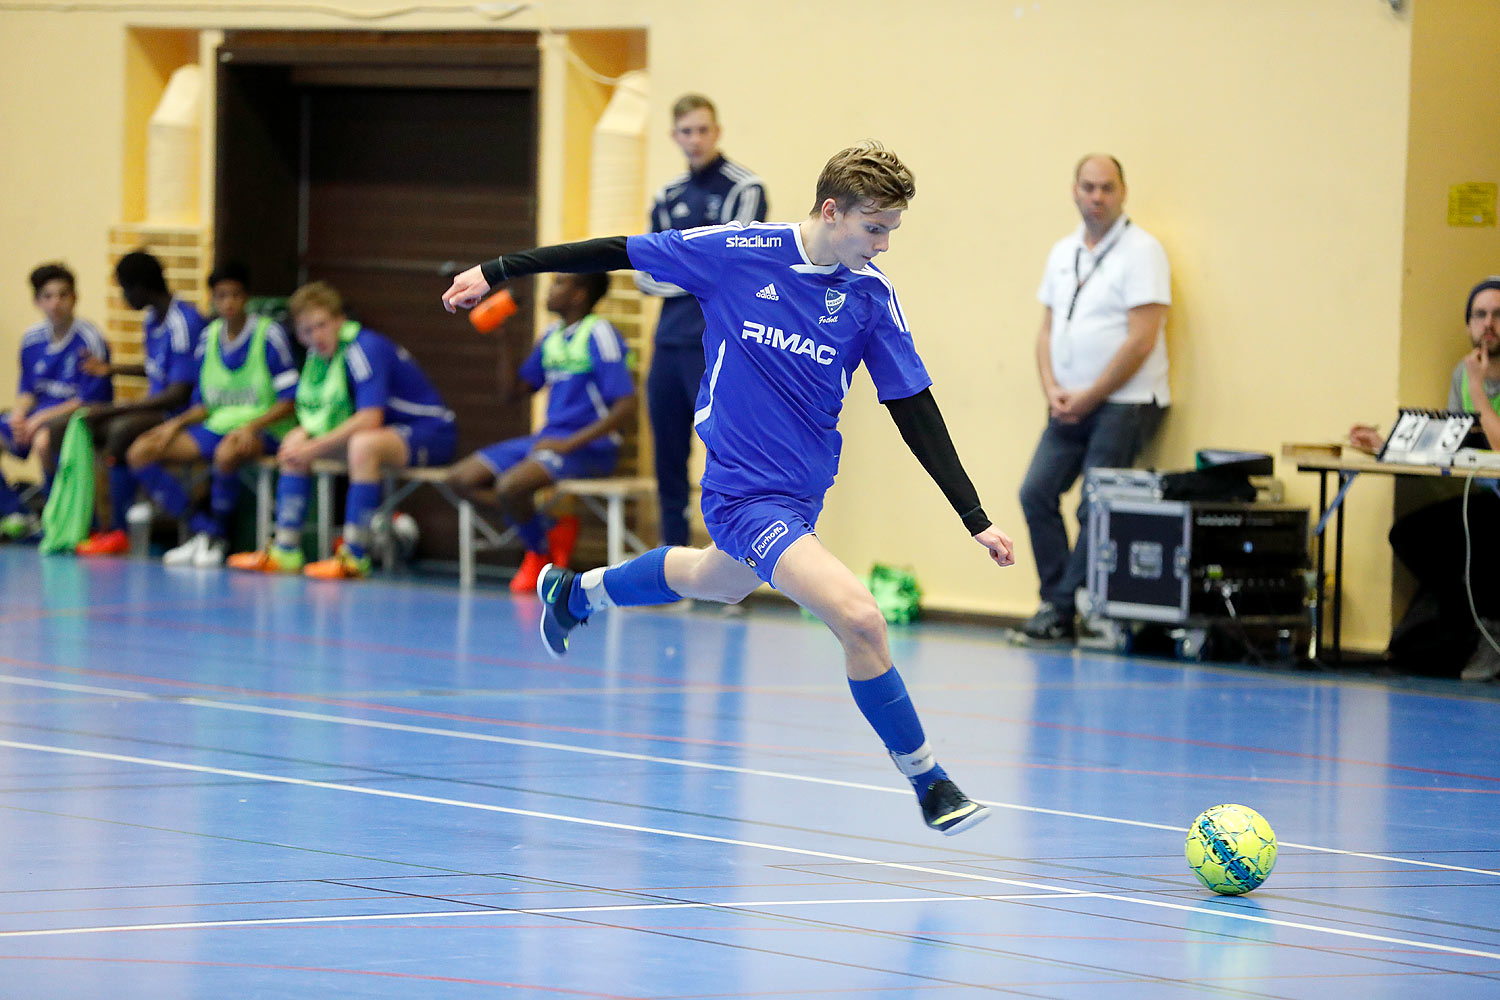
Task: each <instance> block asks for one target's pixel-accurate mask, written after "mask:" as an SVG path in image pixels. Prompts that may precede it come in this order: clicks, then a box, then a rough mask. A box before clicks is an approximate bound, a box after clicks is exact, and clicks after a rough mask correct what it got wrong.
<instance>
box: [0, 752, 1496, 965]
mask: <svg viewBox="0 0 1500 1000" xmlns="http://www.w3.org/2000/svg"><path fill="white" fill-rule="evenodd" d="M0 747H11V748H12V749H16V750H34V751H37V752H39V753H52V754H62V755H64V756H69V757H87V758H90V759H93V760H109V761H116V762H118V763H122V764H143V765H146V766H147V767H161V768H168V769H171V770H177V771H193V772H197V773H199V774H217V775H221V776H223V777H228V778H249V779H251V780H254V781H268V782H274V783H276V784H280V785H297V786H300V787H303V788H326V789H329V790H331V791H336V792H352V793H354V794H356V795H373V796H376V797H379V798H386V799H401V800H404V801H408V802H426V803H429V804H432V805H444V806H456V807H458V808H460V809H476V810H480V811H482V812H490V813H503V814H505V815H509V816H525V817H528V818H531V819H546V820H555V821H557V822H560V823H576V824H578V825H580V826H592V827H601V828H604V829H608V830H623V831H626V832H629V833H648V834H653V835H656V836H660V837H674V838H677V839H679V840H697V841H701V842H703V843H709V844H724V845H726V846H729V847H749V848H754V849H755V850H761V851H772V852H775V853H780V854H795V855H797V856H799V857H806V858H821V859H823V860H825V861H840V862H845V863H853V864H858V865H872V866H875V867H878V868H890V869H895V870H898V871H908V872H918V873H920V874H923V875H942V876H944V877H946V878H953V879H961V880H968V881H972V882H988V883H992V884H995V885H1005V886H1010V887H1012V888H1015V889H1033V890H1036V891H1038V892H1044V893H1049V894H1055V895H1057V896H1058V897H1078V898H1087V899H1107V900H1110V901H1112V902H1116V903H1128V904H1131V905H1136V906H1154V907H1159V908H1161V909H1167V910H1179V911H1181V912H1184V913H1197V914H1203V915H1208V916H1216V917H1220V918H1222V919H1225V920H1243V921H1247V922H1250V923H1257V924H1269V925H1271V926H1274V927H1288V928H1292V929H1294V930H1304V931H1311V932H1313V933H1315V934H1330V935H1334V936H1337V937H1346V938H1356V939H1358V940H1361V941H1377V942H1380V943H1381V944H1394V945H1400V946H1402V947H1404V948H1416V949H1418V950H1424V951H1440V952H1444V953H1446V954H1450V955H1467V956H1470V957H1473V958H1487V959H1494V960H1500V952H1490V951H1479V950H1477V949H1474V948H1459V947H1456V946H1454V945H1447V944H1435V943H1432V942H1430V941H1416V940H1412V939H1409V938H1397V937H1387V936H1385V935H1381V934H1367V933H1365V932H1363V931H1350V930H1344V929H1342V928H1338V927H1325V926H1321V925H1318V924H1305V923H1301V922H1298V921H1292V920H1279V919H1277V918H1274V917H1261V916H1256V915H1254V914H1250V913H1241V912H1235V911H1230V910H1221V909H1215V908H1211V907H1206V906H1189V905H1187V904H1185V903H1173V902H1168V901H1167V900H1162V899H1148V898H1145V897H1138V896H1120V895H1116V894H1114V893H1108V892H1098V891H1089V890H1078V891H1076V892H1075V891H1073V890H1071V889H1069V888H1068V887H1066V886H1055V885H1044V884H1041V883H1038V882H1026V881H1023V880H1021V879H1012V878H1001V877H1000V876H998V875H984V874H981V873H978V872H966V871H951V870H949V869H946V868H933V867H929V866H927V865H914V864H909V863H907V862H903V861H878V860H876V859H874V858H860V857H855V856H854V855H850V854H834V853H832V852H830V851H814V850H811V849H809V848H805V847H789V846H786V845H784V844H765V843H760V842H758V841H753V840H738V839H736V838H734V837H715V836H711V835H709V834H704V833H688V832H687V831H684V830H663V829H660V828H658V827H651V826H638V825H636V824H634V823H613V822H610V821H608V820H601V819H588V818H587V817H583V816H568V815H564V814H562V813H548V812H540V811H538V810H535V809H516V808H514V807H511V806H497V805H491V804H489V803H486V802H469V801H466V800H464V799H449V798H442V797H439V796H435V795H418V794H415V793H413V792H397V791H392V790H390V789H385V788H363V787H360V786H358V785H345V784H342V783H340V782H336V781H313V780H311V779H308V778H292V777H287V776H285V775H279V774H263V773H261V772H258V771H239V770H235V769H233V768H225V767H210V766H208V765H205V764H186V763H183V762H181V761H175V760H159V759H156V758H153V757H132V756H128V755H125V754H114V753H103V752H100V751H97V750H77V749H74V748H72V747H54V746H46V745H45V744H40V743H21V742H19V741H16V740H0Z"/></svg>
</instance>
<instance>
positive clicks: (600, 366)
mask: <svg viewBox="0 0 1500 1000" xmlns="http://www.w3.org/2000/svg"><path fill="white" fill-rule="evenodd" d="M579 322H580V323H581V322H583V321H582V320H580V321H579ZM559 329H561V330H562V335H563V336H564V337H571V336H573V334H574V332H575V331H576V330H577V329H578V324H577V323H573V324H571V325H569V326H567V327H566V328H564V327H563V325H562V323H561V322H560V321H559V322H556V323H553V324H552V325H551V326H549V327H548V328H547V332H546V333H545V334H543V335H542V339H541V340H539V341H537V344H536V349H535V350H533V351H532V352H531V355H530V356H529V357H528V358H527V359H526V360H525V361H524V362H522V363H521V372H520V374H521V378H522V379H524V380H525V382H526V384H527V385H529V386H531V387H532V388H533V389H540V388H542V387H543V386H544V385H545V386H546V387H547V425H546V426H545V427H543V428H542V430H541V431H539V432H538V434H539V436H541V437H566V436H567V435H569V434H572V433H573V432H574V431H577V430H582V429H583V428H585V427H587V426H588V425H589V424H592V423H594V422H595V421H597V420H600V419H602V418H603V417H604V416H605V415H607V414H608V413H609V408H610V406H611V404H613V403H614V402H615V400H617V399H623V398H624V397H626V396H630V395H633V394H634V393H635V382H634V381H633V380H632V379H631V377H630V369H629V368H628V367H626V364H625V342H624V341H622V340H621V339H620V334H619V333H618V332H617V331H616V330H615V328H614V327H612V326H610V325H609V322H608V321H607V320H604V319H599V318H597V317H596V318H595V320H594V325H593V329H592V330H591V331H590V333H589V345H588V347H589V363H590V366H589V370H588V371H578V370H576V366H571V365H565V364H554V365H551V366H548V365H545V364H543V360H542V353H543V352H542V345H543V344H544V343H546V341H547V338H548V337H550V336H552V335H553V333H554V332H555V331H557V330H559ZM614 438H615V440H616V441H618V439H619V437H618V435H614Z"/></svg>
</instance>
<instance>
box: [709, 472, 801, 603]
mask: <svg viewBox="0 0 1500 1000" xmlns="http://www.w3.org/2000/svg"><path fill="white" fill-rule="evenodd" d="M822 512H823V498H822V497H784V496H777V495H775V494H768V495H764V496H754V497H732V496H726V495H725V494H723V493H716V492H714V491H713V490H711V489H708V488H707V487H705V488H704V490H703V523H704V524H705V525H707V526H708V536H709V537H710V538H712V539H713V540H714V545H716V546H717V547H718V549H719V551H720V552H723V553H725V554H727V555H729V556H731V557H732V558H735V559H738V560H739V561H740V562H742V563H744V564H745V565H746V566H749V567H750V568H751V569H753V570H755V575H756V576H758V577H760V578H761V579H762V580H764V581H765V582H766V583H770V584H771V586H773V587H774V586H776V584H774V583H772V582H771V577H772V576H774V575H775V573H776V564H777V563H778V562H779V561H780V560H781V554H782V553H783V552H785V551H786V550H787V546H789V545H791V544H792V543H793V542H795V541H796V540H797V539H799V538H801V537H802V536H803V535H814V534H817V524H818V515H819V514H821V513H822Z"/></svg>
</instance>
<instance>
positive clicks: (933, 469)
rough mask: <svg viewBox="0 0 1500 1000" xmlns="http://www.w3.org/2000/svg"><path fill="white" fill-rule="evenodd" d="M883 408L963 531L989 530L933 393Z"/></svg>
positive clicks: (977, 532)
mask: <svg viewBox="0 0 1500 1000" xmlns="http://www.w3.org/2000/svg"><path fill="white" fill-rule="evenodd" d="M885 406H886V409H887V410H889V411H890V413H891V419H892V420H894V421H895V422H896V426H897V427H898V428H899V429H900V431H901V437H902V439H903V440H904V441H905V442H906V446H907V447H908V448H910V449H911V453H912V454H913V455H915V456H917V461H919V462H921V463H922V468H924V469H926V470H927V474H928V475H929V476H931V477H932V481H933V482H935V483H937V484H938V489H940V490H942V491H943V496H945V497H947V498H948V502H949V503H950V504H952V505H953V510H954V511H955V512H956V513H957V514H958V516H959V517H960V518H961V519H962V520H963V522H964V529H965V530H967V531H968V533H969V534H971V535H977V534H979V533H980V532H981V531H983V530H984V529H985V528H988V527H989V526H990V524H991V521H990V519H989V518H988V517H986V516H985V514H984V508H983V507H981V506H980V505H979V491H978V490H976V489H974V483H973V482H972V481H971V480H970V479H969V474H968V473H967V472H965V471H964V466H963V463H962V462H960V461H959V459H958V450H957V449H955V448H954V447H953V438H952V437H950V436H949V434H948V425H947V424H945V423H943V414H942V413H941V412H940V411H939V410H938V405H937V400H936V399H934V398H933V396H932V389H931V388H927V389H923V390H922V391H921V392H919V393H917V394H916V395H915V396H907V397H905V398H903V399H890V400H887V401H886V404H885Z"/></svg>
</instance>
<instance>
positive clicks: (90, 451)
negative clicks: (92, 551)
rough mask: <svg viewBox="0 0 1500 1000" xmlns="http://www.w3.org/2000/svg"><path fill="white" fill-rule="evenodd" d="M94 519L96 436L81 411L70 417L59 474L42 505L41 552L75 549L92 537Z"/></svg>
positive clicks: (58, 463) (59, 461)
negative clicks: (90, 530) (45, 502)
mask: <svg viewBox="0 0 1500 1000" xmlns="http://www.w3.org/2000/svg"><path fill="white" fill-rule="evenodd" d="M93 521H94V436H93V435H92V434H90V433H89V428H88V424H87V422H85V421H84V419H83V415H82V414H81V413H80V414H75V415H74V416H73V419H72V420H69V421H68V429H67V432H66V433H64V434H63V439H62V451H61V452H60V453H59V455H58V457H57V476H56V477H55V478H54V479H53V480H52V492H51V494H49V495H48V497H47V506H46V507H44V508H42V544H41V550H42V552H43V553H52V552H72V551H73V550H74V549H75V548H77V547H78V543H79V542H81V541H83V540H84V539H85V538H88V537H89V526H90V525H91V524H93Z"/></svg>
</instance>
